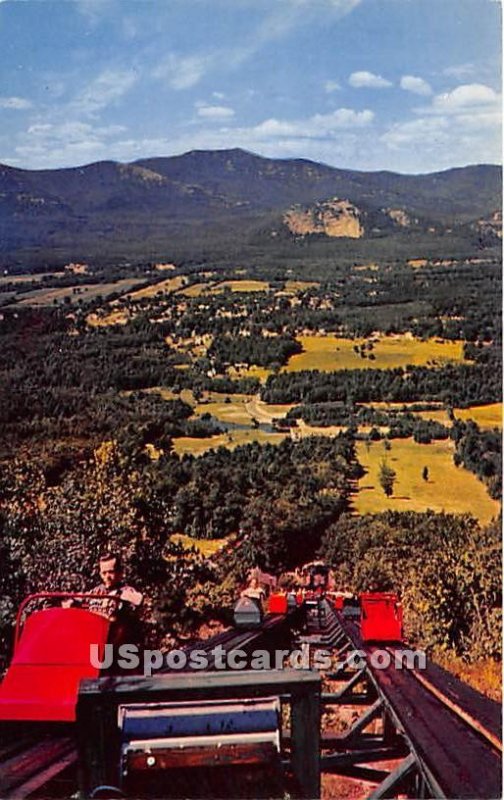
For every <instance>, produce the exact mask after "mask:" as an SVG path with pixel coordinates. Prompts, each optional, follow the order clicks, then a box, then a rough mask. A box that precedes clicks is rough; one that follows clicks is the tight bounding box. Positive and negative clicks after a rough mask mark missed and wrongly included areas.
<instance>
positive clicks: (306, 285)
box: [284, 281, 320, 294]
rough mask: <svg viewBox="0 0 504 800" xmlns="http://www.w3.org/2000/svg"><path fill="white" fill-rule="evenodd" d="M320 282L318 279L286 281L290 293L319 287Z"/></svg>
mask: <svg viewBox="0 0 504 800" xmlns="http://www.w3.org/2000/svg"><path fill="white" fill-rule="evenodd" d="M319 286H320V283H317V281H286V282H285V288H284V291H285V292H289V294H296V293H297V292H305V291H306V290H307V289H318V287H319Z"/></svg>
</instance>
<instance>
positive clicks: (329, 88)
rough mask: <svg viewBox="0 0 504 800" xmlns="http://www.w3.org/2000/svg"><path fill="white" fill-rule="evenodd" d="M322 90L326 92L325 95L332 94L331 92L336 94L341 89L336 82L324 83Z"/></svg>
mask: <svg viewBox="0 0 504 800" xmlns="http://www.w3.org/2000/svg"><path fill="white" fill-rule="evenodd" d="M324 89H325V90H326V92H327V94H332V92H337V91H338V90H339V89H341V86H340V85H339V83H338V81H326V82H325V84H324Z"/></svg>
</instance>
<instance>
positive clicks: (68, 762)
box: [0, 614, 294, 800]
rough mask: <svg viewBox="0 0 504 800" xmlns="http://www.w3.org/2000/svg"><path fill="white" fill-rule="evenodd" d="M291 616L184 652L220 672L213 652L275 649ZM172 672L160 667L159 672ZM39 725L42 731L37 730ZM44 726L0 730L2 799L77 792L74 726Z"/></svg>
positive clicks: (269, 620) (218, 637)
mask: <svg viewBox="0 0 504 800" xmlns="http://www.w3.org/2000/svg"><path fill="white" fill-rule="evenodd" d="M293 622H294V618H293V617H292V615H282V614H268V615H267V616H266V617H265V618H264V620H263V621H262V623H261V625H259V626H258V627H257V628H254V629H253V630H236V629H233V628H230V629H228V630H225V631H223V632H221V633H219V634H216V635H215V636H212V637H210V638H209V639H206V640H202V641H199V642H196V643H195V644H191V645H186V646H185V647H183V648H181V649H182V650H183V651H185V652H186V654H188V655H189V654H190V653H191V652H192V651H195V650H198V651H200V652H201V651H202V652H204V653H205V654H206V655H207V657H208V667H207V670H208V671H212V670H215V669H216V664H215V656H214V655H213V651H214V649H215V648H216V647H217V646H219V645H220V646H221V647H222V650H223V651H224V653H226V654H227V653H229V652H230V651H232V650H237V649H240V650H243V651H244V652H245V653H247V654H249V653H251V652H252V650H254V649H256V648H259V647H262V648H264V649H268V648H269V649H273V648H274V647H277V646H278V642H279V641H282V640H283V639H284V638H285V637H286V636H288V635H289V634H290V630H291V627H292V624H293ZM167 671H169V670H168V669H164V670H163V669H161V670H160V671H159V673H158V674H162V673H163V672H167ZM34 727H36V728H37V730H36V731H34ZM54 728H55V726H52V728H51V727H49V728H48V727H45V726H41V724H40V723H37V724H36V726H34V725H29V724H8V723H6V724H4V725H3V727H2V728H1V729H0V798H2V800H7V799H9V800H10V798H12V800H14V798H16V800H24V798H28V797H36V796H37V795H38V794H39V793H40V792H43V793H44V795H45V796H46V797H66V796H67V792H68V787H69V786H70V787H73V791H75V790H76V776H75V771H76V765H77V757H78V755H77V747H76V742H75V736H74V731H73V728H72V726H71V725H68V726H58V727H57V729H56V731H54Z"/></svg>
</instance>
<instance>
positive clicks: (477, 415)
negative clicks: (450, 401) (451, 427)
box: [454, 403, 502, 428]
mask: <svg viewBox="0 0 504 800" xmlns="http://www.w3.org/2000/svg"><path fill="white" fill-rule="evenodd" d="M454 414H455V417H456V418H457V419H464V420H466V419H473V420H474V421H475V422H476V423H477V424H478V425H479V426H480V428H502V403H492V404H491V405H488V406H470V407H469V408H456V409H455V411H454Z"/></svg>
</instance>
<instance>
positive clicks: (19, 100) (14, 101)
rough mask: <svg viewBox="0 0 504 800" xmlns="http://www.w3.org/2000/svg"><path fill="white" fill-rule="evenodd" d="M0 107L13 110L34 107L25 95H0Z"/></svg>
mask: <svg viewBox="0 0 504 800" xmlns="http://www.w3.org/2000/svg"><path fill="white" fill-rule="evenodd" d="M0 108H6V109H9V110H11V111H25V110H26V109H28V108H32V103H31V102H30V101H29V100H26V99H25V98H24V97H0Z"/></svg>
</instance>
